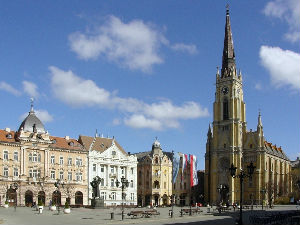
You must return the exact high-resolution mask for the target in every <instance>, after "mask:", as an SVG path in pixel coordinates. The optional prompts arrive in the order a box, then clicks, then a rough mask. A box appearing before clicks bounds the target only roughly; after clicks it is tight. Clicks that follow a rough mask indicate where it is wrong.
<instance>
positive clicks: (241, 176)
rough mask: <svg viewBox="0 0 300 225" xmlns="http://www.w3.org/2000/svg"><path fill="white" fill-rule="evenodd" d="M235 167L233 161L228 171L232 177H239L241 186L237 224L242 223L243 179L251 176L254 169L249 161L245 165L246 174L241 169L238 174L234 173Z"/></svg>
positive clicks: (240, 224)
mask: <svg viewBox="0 0 300 225" xmlns="http://www.w3.org/2000/svg"><path fill="white" fill-rule="evenodd" d="M236 169H237V168H236V167H235V166H234V165H233V163H232V164H231V167H230V168H229V171H230V175H231V176H232V177H233V178H239V179H240V187H241V191H240V219H239V225H243V181H244V179H245V178H246V177H252V174H253V173H254V169H255V166H253V163H252V162H251V163H250V165H249V166H247V172H248V174H246V173H245V172H244V171H243V170H242V169H241V171H240V174H238V175H235V174H236Z"/></svg>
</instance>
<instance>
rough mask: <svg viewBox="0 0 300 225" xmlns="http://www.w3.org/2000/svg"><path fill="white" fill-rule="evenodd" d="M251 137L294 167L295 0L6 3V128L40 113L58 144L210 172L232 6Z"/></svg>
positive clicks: (1, 30)
mask: <svg viewBox="0 0 300 225" xmlns="http://www.w3.org/2000/svg"><path fill="white" fill-rule="evenodd" d="M227 3H229V5H230V6H229V7H230V20H231V28H232V33H233V41H234V48H235V55H236V65H237V68H238V69H241V71H242V75H243V88H244V101H245V103H246V120H247V129H248V130H250V129H253V130H256V126H257V117H258V112H259V110H260V111H261V114H262V123H263V128H264V135H265V138H266V140H267V141H269V142H272V143H273V144H276V145H277V146H282V148H283V149H284V151H285V153H286V154H287V155H288V157H289V158H290V159H291V160H295V159H296V157H297V156H299V149H300V144H299V136H300V131H299V124H300V123H299V115H300V113H299V108H300V107H299V103H300V101H299V92H300V66H299V62H300V50H299V41H300V1H299V0H272V1H270V0H268V1H264V0H261V1H251V0H244V1H223V0H214V1H213V0H212V1H196V0H195V1H193V0H188V1H171V0H167V1H155V0H153V1H148V0H130V1H129V0H122V1H89V0H87V1H79V0H78V1H76V0H74V1H52V0H51V1H50V0H49V1H47V0H45V1H1V3H0V34H1V37H0V98H1V102H2V104H1V111H0V116H1V119H0V129H5V128H6V127H9V128H11V129H12V130H17V129H18V128H19V126H20V124H21V122H22V120H23V118H24V116H25V115H27V113H28V112H29V110H30V98H34V99H35V100H34V109H35V111H36V113H37V115H38V117H39V118H40V119H41V120H42V121H43V123H44V125H45V128H46V130H48V131H49V133H50V135H53V136H60V137H64V136H70V137H72V138H78V136H79V135H89V136H94V135H95V131H96V129H97V131H98V133H99V134H100V135H102V134H103V135H104V137H113V136H114V137H115V138H116V140H117V141H118V142H119V143H120V144H121V145H122V147H123V148H124V149H125V150H126V151H127V152H131V153H135V152H142V151H148V150H150V149H151V146H152V143H153V142H154V141H155V138H156V137H157V138H158V140H159V142H160V143H161V147H162V149H163V150H164V151H172V150H174V151H178V152H182V153H185V154H194V155H195V156H196V157H197V159H198V169H204V155H205V145H206V137H207V130H208V126H209V123H212V121H213V102H214V92H215V77H216V67H217V66H221V63H222V51H223V41H224V26H225V14H226V4H227Z"/></svg>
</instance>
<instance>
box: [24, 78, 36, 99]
mask: <svg viewBox="0 0 300 225" xmlns="http://www.w3.org/2000/svg"><path fill="white" fill-rule="evenodd" d="M22 83H23V89H24V92H25V93H26V94H28V95H29V96H30V97H34V98H38V97H39V93H38V91H37V88H38V87H37V86H36V84H35V83H32V82H30V81H26V80H24V81H23V82H22Z"/></svg>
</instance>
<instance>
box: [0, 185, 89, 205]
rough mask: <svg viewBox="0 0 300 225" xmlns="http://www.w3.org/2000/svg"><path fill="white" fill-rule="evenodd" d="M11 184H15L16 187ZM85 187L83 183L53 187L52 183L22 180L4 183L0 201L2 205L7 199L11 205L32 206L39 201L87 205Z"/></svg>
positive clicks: (0, 192) (0, 189)
mask: <svg viewBox="0 0 300 225" xmlns="http://www.w3.org/2000/svg"><path fill="white" fill-rule="evenodd" d="M13 184H17V187H18V188H17V189H16V188H15V186H14V185H13ZM87 196H88V195H87V188H86V187H85V186H83V185H63V186H61V187H60V188H57V187H55V185H54V183H49V184H44V185H40V184H27V183H22V182H19V183H17V182H14V183H8V182H7V183H5V184H2V185H1V188H0V203H1V205H3V204H4V203H5V201H8V203H9V205H11V206H13V205H15V204H16V203H17V205H18V206H32V205H33V204H37V203H38V202H39V201H40V202H42V203H43V205H49V204H56V205H63V204H65V202H68V203H69V204H70V205H77V206H83V205H87V204H88V201H87Z"/></svg>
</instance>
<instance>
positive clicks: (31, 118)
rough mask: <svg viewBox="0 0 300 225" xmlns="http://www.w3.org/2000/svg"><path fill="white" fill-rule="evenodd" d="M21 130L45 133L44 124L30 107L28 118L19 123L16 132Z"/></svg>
mask: <svg viewBox="0 0 300 225" xmlns="http://www.w3.org/2000/svg"><path fill="white" fill-rule="evenodd" d="M21 130H23V131H25V132H36V133H46V132H45V127H44V124H43V123H42V122H41V121H40V119H39V118H37V116H36V115H35V112H34V110H33V106H32V105H31V110H30V112H29V114H28V116H27V117H26V118H25V119H24V120H23V122H22V123H21V125H20V127H19V130H18V131H19V132H20V131H21Z"/></svg>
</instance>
